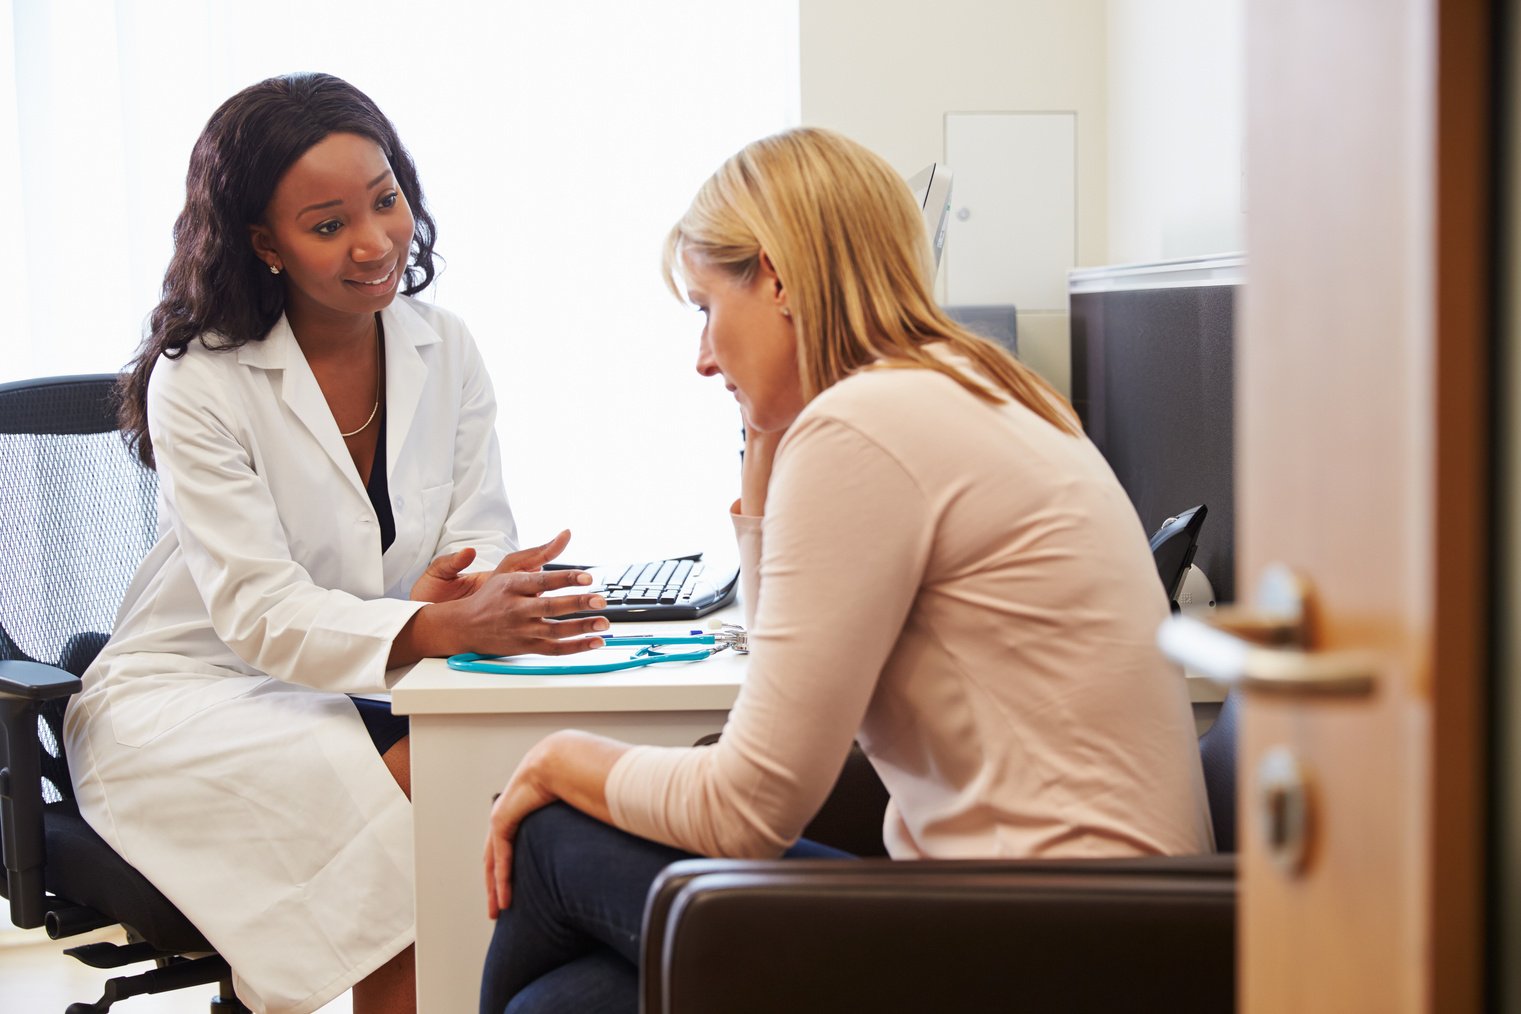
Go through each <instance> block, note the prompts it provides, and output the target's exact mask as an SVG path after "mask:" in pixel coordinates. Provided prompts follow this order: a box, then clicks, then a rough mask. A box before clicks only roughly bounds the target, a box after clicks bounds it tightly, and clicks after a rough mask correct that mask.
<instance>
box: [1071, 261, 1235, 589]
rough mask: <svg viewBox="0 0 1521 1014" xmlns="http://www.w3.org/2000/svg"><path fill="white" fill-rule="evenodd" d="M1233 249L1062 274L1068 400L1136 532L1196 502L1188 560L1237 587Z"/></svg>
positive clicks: (1217, 584)
mask: <svg viewBox="0 0 1521 1014" xmlns="http://www.w3.org/2000/svg"><path fill="white" fill-rule="evenodd" d="M1243 269H1244V262H1243V259H1242V258H1241V257H1240V256H1239V255H1228V256H1222V257H1210V258H1197V259H1190V260H1178V261H1166V262H1160V263H1156V264H1137V265H1123V266H1118V267H1108V268H1085V269H1081V270H1077V271H1073V272H1072V273H1071V274H1070V276H1069V284H1068V290H1069V293H1070V299H1071V311H1072V404H1073V407H1074V408H1075V409H1077V413H1078V416H1079V418H1081V419H1082V422H1083V429H1084V430H1085V431H1086V432H1087V433H1088V436H1089V438H1090V439H1091V440H1092V441H1093V442H1094V444H1095V445H1096V446H1097V447H1098V449H1099V450H1100V451H1101V452H1102V453H1103V455H1104V457H1105V458H1106V459H1107V460H1108V461H1109V465H1110V467H1111V468H1113V469H1114V474H1115V476H1116V477H1118V479H1119V480H1120V484H1121V485H1122V486H1124V487H1125V491H1126V492H1127V493H1128V494H1130V500H1131V502H1132V503H1134V504H1135V508H1136V513H1138V514H1139V515H1140V517H1141V524H1142V527H1143V528H1144V529H1145V530H1146V531H1147V532H1154V531H1156V530H1157V529H1158V528H1159V527H1160V526H1161V525H1162V523H1163V522H1164V521H1166V520H1167V519H1168V518H1171V517H1175V516H1177V515H1178V514H1180V513H1181V512H1183V511H1185V510H1187V509H1188V508H1190V507H1193V506H1194V505H1196V504H1207V505H1208V508H1209V523H1208V524H1207V525H1205V526H1204V527H1203V530H1202V531H1201V532H1200V533H1199V541H1198V546H1197V549H1196V550H1195V554H1194V559H1193V562H1194V564H1195V565H1196V566H1197V567H1199V569H1200V570H1202V571H1204V574H1205V576H1206V577H1208V578H1209V580H1210V583H1211V584H1212V585H1213V587H1214V592H1215V597H1216V599H1217V600H1218V601H1221V602H1232V601H1234V600H1235V597H1236V560H1235V520H1236V510H1235V489H1234V484H1235V474H1234V469H1233V467H1232V452H1233V441H1234V437H1235V425H1234V391H1233V383H1234V368H1233V364H1234V351H1235V312H1236V299H1237V295H1238V293H1239V290H1240V286H1241V283H1242V281H1243Z"/></svg>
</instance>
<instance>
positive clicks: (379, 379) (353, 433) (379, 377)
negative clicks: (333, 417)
mask: <svg viewBox="0 0 1521 1014" xmlns="http://www.w3.org/2000/svg"><path fill="white" fill-rule="evenodd" d="M384 381H385V370H383V369H382V368H381V365H380V318H379V317H376V318H375V407H374V408H372V409H370V417H369V418H368V419H366V420H365V421H364V424H363V425H361V426H360V427H359V428H358V429H357V430H349V431H348V432H347V433H345V432H343V431H342V430H339V431H338V435H339V436H340V437H342V438H343V439H345V440H347V439H348V438H349V437H357V436H358V435H359V434H361V433H363V432H364V431H365V430H367V429H369V428H370V423H372V422H374V421H375V416H376V414H377V413H379V412H380V392H381V386H380V385H381V384H382V383H383V382H384Z"/></svg>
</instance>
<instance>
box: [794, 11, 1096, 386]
mask: <svg viewBox="0 0 1521 1014" xmlns="http://www.w3.org/2000/svg"><path fill="white" fill-rule="evenodd" d="M1105 13H1106V7H1105V2H1104V0H1070V2H1068V0H1001V2H997V3H994V2H989V0H938V2H936V3H933V4H926V3H924V2H923V0H912V2H910V0H802V3H801V5H800V11H799V31H800V44H801V65H802V66H801V71H802V79H801V81H802V85H801V87H802V119H803V122H804V123H806V124H810V125H814V126H821V127H829V128H832V129H834V130H838V131H840V132H842V133H844V134H847V135H849V136H850V137H853V138H855V139H856V140H857V141H860V142H861V143H862V144H865V145H866V146H867V147H869V148H871V149H873V150H874V151H876V152H878V153H879V154H881V155H882V156H883V157H884V158H886V159H887V160H888V161H889V162H891V163H892V165H893V167H894V168H896V169H897V170H898V171H899V172H902V173H903V174H904V175H907V174H909V173H911V172H913V171H915V170H917V169H919V168H920V167H922V166H923V165H924V164H925V163H927V162H932V161H935V160H940V159H943V158H944V157H945V114H946V113H950V112H958V113H959V112H1052V111H1061V112H1074V113H1076V114H1077V219H1078V220H1077V261H1078V264H1082V265H1092V264H1102V263H1104V262H1105V257H1106V231H1107V211H1106V202H1107V200H1108V188H1107V183H1106V175H1107V171H1108V156H1107V154H1106V147H1107V141H1106V138H1107V132H1108V128H1107V122H1106V111H1105V107H1106V102H1107V97H1106V91H1105V72H1104V61H1105V58H1106V53H1107V49H1106V44H1105ZM951 168H952V170H953V171H954V169H955V166H952V167H951ZM955 224H956V223H955V221H954V220H953V221H952V222H951V226H950V229H949V231H948V232H947V236H946V246H947V249H951V248H953V246H954V244H955V242H956V235H955ZM1019 331H1020V334H1019V345H1020V355H1021V357H1022V358H1023V359H1024V360H1025V361H1026V362H1027V363H1029V364H1030V365H1031V366H1032V367H1034V368H1035V369H1036V370H1038V371H1040V372H1041V373H1042V374H1043V375H1045V376H1046V377H1047V378H1048V379H1050V380H1051V381H1052V382H1053V383H1055V384H1056V385H1057V386H1058V387H1060V388H1061V389H1062V390H1064V391H1065V390H1066V389H1067V381H1068V376H1069V361H1068V341H1067V314H1065V313H1040V314H1035V313H1021V314H1020V316H1019Z"/></svg>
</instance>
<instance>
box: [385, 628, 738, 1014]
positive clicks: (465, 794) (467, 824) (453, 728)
mask: <svg viewBox="0 0 1521 1014" xmlns="http://www.w3.org/2000/svg"><path fill="white" fill-rule="evenodd" d="M719 619H721V620H726V621H728V622H733V623H739V622H743V616H742V613H741V611H740V609H739V608H738V607H730V608H729V609H726V610H721V611H720V612H718V613H715V614H714V615H713V616H708V617H704V618H703V619H701V620H697V621H694V622H692V623H691V624H690V625H683V624H682V623H680V622H671V623H627V624H623V623H620V624H618V625H617V629H616V630H615V631H614V633H618V634H632V633H635V632H657V631H658V632H661V633H683V634H684V633H686V632H687V631H688V630H690V629H693V628H696V627H704V628H705V627H706V626H707V625H708V624H709V622H711V621H713V620H719ZM745 665H746V659H745V657H744V656H743V655H737V654H735V653H734V652H732V651H725V652H721V653H719V654H718V655H715V656H713V657H712V658H710V659H708V660H706V661H703V662H696V663H690V664H687V663H679V662H678V663H670V664H668V665H655V666H647V667H645V668H642V669H631V670H625V671H623V672H617V673H607V674H604V675H597V676H492V675H488V674H483V673H463V672H455V671H454V670H452V669H450V668H448V666H446V665H445V664H444V662H443V660H442V659H425V660H424V661H422V662H419V663H418V664H417V665H415V666H413V667H412V669H411V670H410V671H409V672H408V673H407V674H406V675H405V676H403V677H402V678H401V679H400V681H398V682H397V683H396V684H395V686H394V688H393V690H392V693H391V706H392V708H393V709H394V710H395V711H396V713H397V714H403V715H410V716H411V719H412V732H411V736H412V815H413V820H414V822H415V827H416V830H415V834H414V840H415V848H416V864H417V999H418V1004H417V1009H418V1010H419V1011H424V1012H429V1014H432V1012H445V1014H451V1012H456V1011H474V1010H475V1009H476V1007H477V1005H478V1003H479V992H480V976H481V964H482V962H483V961H484V960H485V957H486V945H487V944H488V943H489V942H490V939H491V931H492V927H493V925H494V924H493V923H492V922H491V920H490V919H488V918H487V917H486V889H485V884H484V881H483V879H482V872H481V849H482V847H483V846H484V844H485V841H486V816H487V814H488V813H489V811H490V809H491V800H492V796H493V795H494V794H495V793H497V792H500V791H501V789H502V786H503V785H505V784H506V782H507V777H508V775H510V774H511V773H512V771H513V769H514V768H515V767H517V763H518V761H519V760H520V759H521V758H522V757H523V755H524V754H526V753H527V752H528V750H529V748H530V747H532V746H533V745H534V744H535V743H537V742H538V741H539V740H541V739H543V738H544V737H545V736H547V735H549V734H550V733H552V732H555V731H556V730H559V729H585V730H587V731H588V732H596V733H600V734H602V735H605V736H614V737H616V738H618V739H622V740H626V741H628V742H632V743H653V744H657V745H663V746H691V745H692V743H693V742H695V741H696V740H697V739H698V738H700V737H701V736H703V735H705V734H707V733H710V732H717V731H718V730H719V729H720V728H722V726H723V723H724V718H725V716H726V715H727V713H728V711H729V707H730V705H732V704H733V703H734V697H735V695H736V694H738V693H739V685H740V682H741V681H742V680H743V679H744V674H745Z"/></svg>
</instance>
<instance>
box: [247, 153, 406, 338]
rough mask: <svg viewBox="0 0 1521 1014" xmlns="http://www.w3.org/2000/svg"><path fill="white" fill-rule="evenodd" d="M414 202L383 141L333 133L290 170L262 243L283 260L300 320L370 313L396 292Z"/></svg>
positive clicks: (269, 212)
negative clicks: (383, 148) (402, 185)
mask: <svg viewBox="0 0 1521 1014" xmlns="http://www.w3.org/2000/svg"><path fill="white" fill-rule="evenodd" d="M412 226H413V221H412V209H411V208H410V207H409V206H408V204H407V199H406V197H404V196H403V195H402V192H401V188H400V187H399V186H397V183H396V177H395V175H394V174H393V173H392V171H391V164H390V162H389V161H388V160H387V159H386V157H385V153H384V152H382V151H381V150H380V146H379V145H378V144H376V143H375V142H374V141H372V140H370V139H369V138H367V137H361V136H360V135H358V134H329V135H328V136H327V137H325V138H323V139H322V140H321V141H319V142H317V143H316V144H315V145H313V146H312V147H311V148H310V149H309V150H308V151H307V152H306V154H304V155H302V156H301V157H300V158H299V159H297V160H296V162H295V163H294V164H293V165H292V166H291V167H290V169H288V170H286V173H285V175H284V176H283V177H281V179H280V182H279V183H278V184H277V185H276V186H275V192H274V196H273V197H271V198H270V202H269V207H268V208H267V209H266V210H265V213H264V221H263V222H262V223H261V224H259V225H256V226H252V227H250V230H249V231H250V234H251V236H252V239H253V244H254V250H255V252H256V253H258V255H259V257H260V259H261V260H263V261H264V262H265V263H266V264H275V265H278V266H279V267H280V270H281V272H282V273H283V274H284V277H285V282H286V294H287V300H286V307H287V312H288V313H289V315H290V317H291V319H292V322H293V324H294V322H295V321H297V320H313V321H315V320H329V321H331V320H335V319H337V318H342V317H348V316H361V315H363V316H368V315H370V314H373V313H374V312H375V311H377V310H380V309H383V308H384V307H386V306H387V305H389V304H390V302H391V300H392V299H394V298H395V296H396V292H397V290H398V288H399V287H400V285H401V280H402V276H403V274H404V272H405V271H406V267H407V256H408V252H409V251H410V249H411V245H412Z"/></svg>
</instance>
